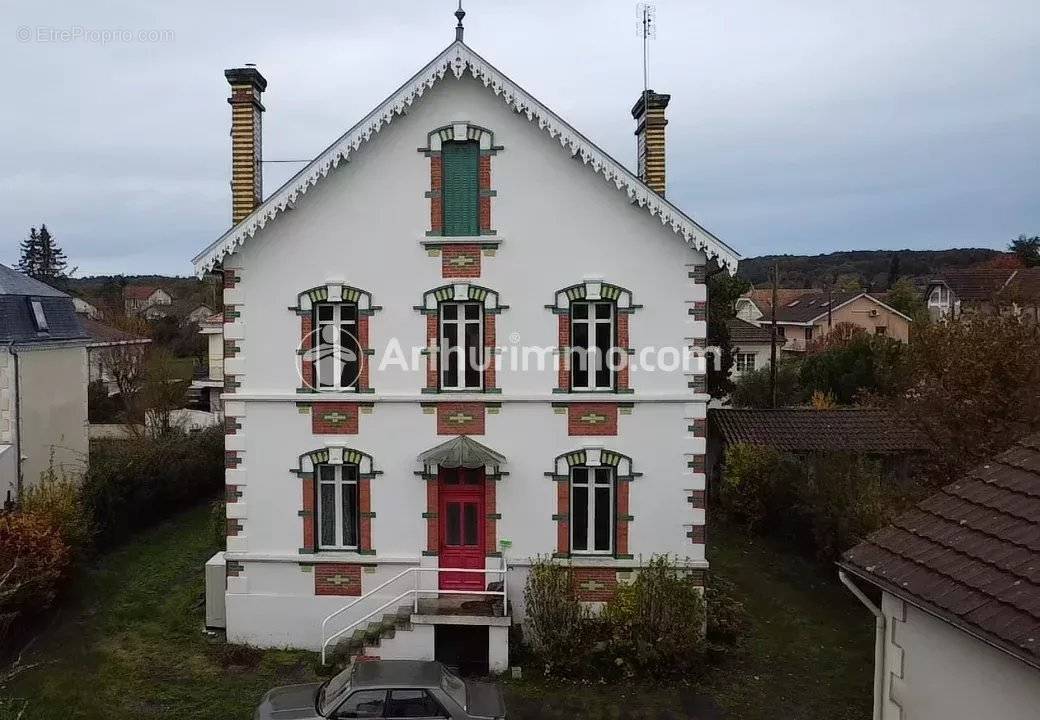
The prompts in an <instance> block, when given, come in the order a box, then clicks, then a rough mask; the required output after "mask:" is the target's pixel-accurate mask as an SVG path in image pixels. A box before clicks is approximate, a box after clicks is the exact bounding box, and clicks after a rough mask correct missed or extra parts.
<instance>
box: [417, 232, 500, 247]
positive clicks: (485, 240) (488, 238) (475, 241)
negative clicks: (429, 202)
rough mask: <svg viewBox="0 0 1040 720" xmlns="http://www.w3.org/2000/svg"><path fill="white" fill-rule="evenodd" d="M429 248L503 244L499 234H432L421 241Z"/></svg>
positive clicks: (496, 245) (420, 242)
mask: <svg viewBox="0 0 1040 720" xmlns="http://www.w3.org/2000/svg"><path fill="white" fill-rule="evenodd" d="M419 244H420V245H422V246H423V247H424V248H426V249H427V250H436V249H438V248H442V247H445V246H449V245H479V246H480V247H481V248H482V249H486V248H490V249H495V248H497V247H498V246H499V245H501V244H502V238H501V237H499V236H498V235H452V236H448V235H444V236H436V235H430V236H427V237H425V238H423V239H422V240H420V241H419Z"/></svg>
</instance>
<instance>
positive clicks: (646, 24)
mask: <svg viewBox="0 0 1040 720" xmlns="http://www.w3.org/2000/svg"><path fill="white" fill-rule="evenodd" d="M636 15H637V18H638V20H639V34H640V35H641V36H642V38H643V111H644V112H646V101H647V95H648V93H649V92H650V41H651V40H653V39H654V38H656V37H657V9H656V8H655V7H654V4H653V3H648V2H641V3H639V4H637V5H636Z"/></svg>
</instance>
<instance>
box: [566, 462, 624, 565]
mask: <svg viewBox="0 0 1040 720" xmlns="http://www.w3.org/2000/svg"><path fill="white" fill-rule="evenodd" d="M615 473H616V471H615V468H613V467H588V466H585V465H575V466H573V467H571V478H570V482H571V502H570V505H571V523H570V524H571V552H573V553H583V554H590V555H597V554H598V555H609V554H611V553H612V552H614V526H615V521H616V518H615V511H614V484H615V479H616V477H615Z"/></svg>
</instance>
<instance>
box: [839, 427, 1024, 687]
mask: <svg viewBox="0 0 1040 720" xmlns="http://www.w3.org/2000/svg"><path fill="white" fill-rule="evenodd" d="M839 564H840V565H841V566H842V568H844V569H845V570H846V571H848V572H850V573H852V574H854V575H856V576H858V577H860V578H862V579H864V580H866V581H868V582H870V583H873V584H874V585H877V586H879V587H880V588H882V589H883V590H886V591H887V592H890V593H892V594H893V595H896V596H897V597H900V598H902V599H904V600H906V601H907V602H909V603H911V604H913V605H916V606H918V607H920V608H921V609H923V610H925V611H927V612H930V613H932V614H933V615H936V616H938V617H939V618H941V619H943V620H945V621H946V622H949V623H951V624H953V625H955V626H956V627H959V628H960V629H962V630H965V631H966V632H969V633H971V634H972V635H975V636H976V637H979V638H981V639H983V640H984V641H986V642H988V643H990V644H992V645H995V646H996V647H999V648H1001V649H1003V650H1005V651H1006V652H1008V653H1011V654H1012V655H1014V656H1016V657H1018V658H1020V659H1022V660H1024V661H1026V662H1028V663H1030V664H1032V665H1034V666H1036V667H1038V668H1040V434H1037V435H1033V436H1031V437H1028V438H1026V439H1024V440H1021V441H1020V442H1018V443H1017V444H1015V445H1014V446H1013V447H1012V448H1011V449H1010V450H1008V451H1007V452H1005V453H1003V454H1001V455H998V456H997V457H996V458H994V459H993V460H992V461H990V462H988V463H985V464H984V465H981V466H980V467H977V468H975V469H974V470H972V471H971V472H969V473H968V474H967V475H966V476H965V477H964V478H962V479H960V480H958V481H957V482H955V483H953V484H951V485H947V486H946V487H945V488H943V489H942V491H941V492H939V493H937V494H935V495H933V496H931V497H929V498H928V499H926V500H924V501H923V502H920V503H918V504H917V506H916V507H915V508H914V509H913V510H911V511H909V512H908V513H906V514H905V515H902V516H900V517H899V518H898V519H896V521H895V522H894V523H893V524H892V525H890V526H888V527H886V528H884V529H882V530H879V531H878V532H876V533H874V534H873V535H871V536H870V538H869V539H868V540H867V541H866V542H863V543H861V544H859V545H857V546H856V547H854V548H852V549H851V550H849V551H848V552H847V553H845V556H844V558H843V560H842V562H841V563H839Z"/></svg>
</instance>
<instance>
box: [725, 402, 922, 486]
mask: <svg viewBox="0 0 1040 720" xmlns="http://www.w3.org/2000/svg"><path fill="white" fill-rule="evenodd" d="M737 443H740V444H744V445H754V446H756V447H764V448H771V449H773V450H777V451H779V452H783V453H792V454H794V455H803V456H808V455H813V454H817V453H831V452H850V453H856V454H859V455H866V456H869V457H875V458H879V459H882V460H883V462H884V467H885V470H886V474H887V475H888V476H889V477H892V478H894V479H898V480H905V479H907V478H908V477H909V475H910V472H911V470H912V465H913V460H914V458H915V457H918V456H919V455H921V454H922V453H924V452H927V451H928V450H930V449H931V447H932V445H931V443H930V442H929V441H928V439H927V438H926V437H925V436H924V434H923V433H921V432H919V431H917V430H915V429H912V428H908V427H906V425H905V424H904V423H903V422H902V421H901V419H900V418H899V417H898V416H897V415H895V414H894V413H892V412H889V411H888V410H878V409H873V408H837V409H833V410H817V409H814V408H777V409H771V410H766V409H757V408H718V409H715V408H713V409H711V410H709V411H708V458H707V467H708V474H709V478H711V479H712V480H713V481H716V480H718V479H719V478H720V477H721V473H723V472H725V469H724V467H723V462H724V459H725V455H726V449H727V448H728V447H730V446H731V445H734V444H737Z"/></svg>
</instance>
